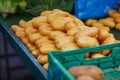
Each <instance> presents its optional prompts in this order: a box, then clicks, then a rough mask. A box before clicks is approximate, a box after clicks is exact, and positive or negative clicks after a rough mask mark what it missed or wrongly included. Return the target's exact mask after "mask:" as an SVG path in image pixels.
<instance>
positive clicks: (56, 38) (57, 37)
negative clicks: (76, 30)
mask: <svg viewBox="0 0 120 80" xmlns="http://www.w3.org/2000/svg"><path fill="white" fill-rule="evenodd" d="M62 37H67V36H66V34H60V35H57V36H56V37H54V41H56V40H60V39H61V38H62Z"/></svg>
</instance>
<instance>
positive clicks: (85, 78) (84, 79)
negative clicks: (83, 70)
mask: <svg viewBox="0 0 120 80" xmlns="http://www.w3.org/2000/svg"><path fill="white" fill-rule="evenodd" d="M77 80H95V79H94V78H92V77H90V76H88V75H82V76H79V77H78V78H77Z"/></svg>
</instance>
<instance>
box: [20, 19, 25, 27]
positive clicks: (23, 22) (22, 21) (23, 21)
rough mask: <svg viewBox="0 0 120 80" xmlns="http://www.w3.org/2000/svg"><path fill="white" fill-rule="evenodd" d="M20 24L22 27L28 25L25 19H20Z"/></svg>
mask: <svg viewBox="0 0 120 80" xmlns="http://www.w3.org/2000/svg"><path fill="white" fill-rule="evenodd" d="M19 26H20V27H22V28H25V27H26V21H25V20H23V19H22V20H20V21H19Z"/></svg>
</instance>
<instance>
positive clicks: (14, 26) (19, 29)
mask: <svg viewBox="0 0 120 80" xmlns="http://www.w3.org/2000/svg"><path fill="white" fill-rule="evenodd" d="M11 29H12V31H14V32H17V31H24V28H21V27H19V26H17V25H12V26H11Z"/></svg>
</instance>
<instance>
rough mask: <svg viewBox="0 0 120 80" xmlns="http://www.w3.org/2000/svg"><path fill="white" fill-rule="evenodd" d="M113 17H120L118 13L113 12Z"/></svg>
mask: <svg viewBox="0 0 120 80" xmlns="http://www.w3.org/2000/svg"><path fill="white" fill-rule="evenodd" d="M112 17H113V18H117V17H120V13H115V14H113V16H112Z"/></svg>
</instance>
